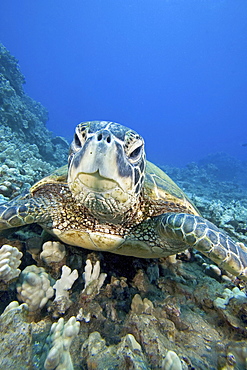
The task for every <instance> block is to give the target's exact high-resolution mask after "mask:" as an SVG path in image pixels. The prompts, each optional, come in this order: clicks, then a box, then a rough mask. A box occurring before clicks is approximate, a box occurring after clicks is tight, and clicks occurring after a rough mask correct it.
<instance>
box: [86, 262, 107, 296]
mask: <svg viewBox="0 0 247 370" xmlns="http://www.w3.org/2000/svg"><path fill="white" fill-rule="evenodd" d="M106 276H107V274H105V273H100V262H99V261H97V262H96V263H95V265H94V267H93V266H92V263H91V261H90V260H89V259H88V260H87V261H86V266H85V272H84V273H83V277H84V280H85V287H84V289H83V291H82V293H84V294H86V295H91V294H95V295H96V294H98V293H99V291H100V288H101V287H102V285H103V284H104V281H105V278H106Z"/></svg>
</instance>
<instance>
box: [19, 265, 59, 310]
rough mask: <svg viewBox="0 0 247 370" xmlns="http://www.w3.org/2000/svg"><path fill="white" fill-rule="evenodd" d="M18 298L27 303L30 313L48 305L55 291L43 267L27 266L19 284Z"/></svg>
mask: <svg viewBox="0 0 247 370" xmlns="http://www.w3.org/2000/svg"><path fill="white" fill-rule="evenodd" d="M16 289H17V292H18V294H17V298H18V299H19V300H20V301H22V302H25V303H27V305H28V309H29V311H36V310H38V309H41V308H42V307H44V306H45V305H46V303H47V302H48V300H49V299H50V298H51V297H52V296H53V294H54V290H53V288H52V287H51V285H50V279H49V277H48V274H47V273H46V272H45V270H44V269H43V267H37V266H35V265H31V266H27V267H26V268H25V269H24V270H23V271H22V273H21V275H20V281H19V282H18V284H17V288H16Z"/></svg>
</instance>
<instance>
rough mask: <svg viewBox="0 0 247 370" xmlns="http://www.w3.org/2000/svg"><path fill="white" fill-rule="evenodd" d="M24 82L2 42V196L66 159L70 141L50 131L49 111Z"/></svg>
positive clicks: (0, 110) (19, 189) (45, 172)
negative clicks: (26, 90)
mask: <svg viewBox="0 0 247 370" xmlns="http://www.w3.org/2000/svg"><path fill="white" fill-rule="evenodd" d="M24 82H25V79H24V76H23V75H22V73H21V71H20V69H19V66H18V63H17V60H16V59H15V58H14V57H13V56H12V55H11V54H10V53H9V51H8V50H7V49H6V48H5V47H4V46H3V45H2V44H0V137H1V141H0V176H1V177H0V199H1V196H2V198H3V197H8V198H9V197H12V196H15V195H16V194H17V193H18V192H19V191H23V190H24V189H25V188H27V187H29V186H30V185H31V184H32V183H33V182H34V181H36V180H38V179H39V178H40V177H42V176H44V175H46V174H48V173H50V172H51V171H52V170H53V169H54V168H55V167H58V166H61V165H63V164H65V163H66V162H67V150H68V143H67V142H66V140H65V139H63V138H60V137H53V135H52V133H51V132H50V131H48V130H47V128H46V126H45V124H46V122H47V119H48V113H47V111H46V109H45V108H44V107H43V106H42V105H41V104H40V103H38V102H36V101H34V100H33V99H31V98H30V97H29V96H27V95H26V94H25V92H24V90H23V84H24Z"/></svg>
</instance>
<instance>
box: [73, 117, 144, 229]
mask: <svg viewBox="0 0 247 370" xmlns="http://www.w3.org/2000/svg"><path fill="white" fill-rule="evenodd" d="M144 172H145V151H144V141H143V139H142V137H141V136H140V135H138V134H137V133H136V132H135V131H133V130H130V129H128V128H127V127H124V126H122V125H119V124H117V123H114V122H106V121H90V122H83V123H80V124H79V125H78V126H77V127H76V129H75V135H74V140H73V142H72V144H71V147H70V154H69V163H68V185H69V188H70V190H71V193H72V195H73V197H74V198H75V199H76V201H77V203H78V204H80V205H83V206H84V207H86V208H87V209H88V211H89V212H90V213H91V214H92V215H93V216H94V217H96V218H97V219H99V220H100V221H101V222H111V223H118V222H121V220H123V218H124V217H126V215H127V214H128V211H130V210H133V212H134V210H135V209H136V208H137V206H138V201H139V198H140V193H141V190H142V187H143V182H144Z"/></svg>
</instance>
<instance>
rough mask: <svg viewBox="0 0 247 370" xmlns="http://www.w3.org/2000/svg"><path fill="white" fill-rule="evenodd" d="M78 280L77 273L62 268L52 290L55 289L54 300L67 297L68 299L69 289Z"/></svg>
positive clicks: (65, 267)
mask: <svg viewBox="0 0 247 370" xmlns="http://www.w3.org/2000/svg"><path fill="white" fill-rule="evenodd" d="M76 279H78V271H77V270H73V271H72V272H71V269H70V268H69V267H68V266H66V265H64V266H63V267H62V275H61V277H60V279H59V280H57V281H56V283H55V285H53V288H54V289H56V298H55V300H58V298H59V297H67V298H69V289H71V287H72V285H73V284H74V282H75V281H76Z"/></svg>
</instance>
